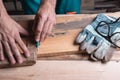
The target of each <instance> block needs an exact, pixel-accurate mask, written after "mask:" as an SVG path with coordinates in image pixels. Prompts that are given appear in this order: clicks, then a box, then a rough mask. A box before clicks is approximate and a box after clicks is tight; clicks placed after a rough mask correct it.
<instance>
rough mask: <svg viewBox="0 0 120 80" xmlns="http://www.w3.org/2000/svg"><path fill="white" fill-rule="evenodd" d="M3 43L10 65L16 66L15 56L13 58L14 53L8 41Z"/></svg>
mask: <svg viewBox="0 0 120 80" xmlns="http://www.w3.org/2000/svg"><path fill="white" fill-rule="evenodd" d="M2 43H3V45H4V49H5V53H6V56H7V57H8V59H9V61H10V63H11V64H15V63H16V61H15V59H14V56H13V54H12V52H11V49H10V45H9V44H8V42H6V41H2Z"/></svg>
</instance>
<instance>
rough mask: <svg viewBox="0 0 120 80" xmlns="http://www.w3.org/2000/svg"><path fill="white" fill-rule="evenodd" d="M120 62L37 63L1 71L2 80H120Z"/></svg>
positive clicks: (0, 77)
mask: <svg viewBox="0 0 120 80" xmlns="http://www.w3.org/2000/svg"><path fill="white" fill-rule="evenodd" d="M119 74H120V62H115V61H111V62H109V63H107V64H101V63H99V62H95V63H94V62H89V61H37V63H36V65H34V66H30V67H21V68H12V69H1V70H0V79H1V80H119V79H120V76H119Z"/></svg>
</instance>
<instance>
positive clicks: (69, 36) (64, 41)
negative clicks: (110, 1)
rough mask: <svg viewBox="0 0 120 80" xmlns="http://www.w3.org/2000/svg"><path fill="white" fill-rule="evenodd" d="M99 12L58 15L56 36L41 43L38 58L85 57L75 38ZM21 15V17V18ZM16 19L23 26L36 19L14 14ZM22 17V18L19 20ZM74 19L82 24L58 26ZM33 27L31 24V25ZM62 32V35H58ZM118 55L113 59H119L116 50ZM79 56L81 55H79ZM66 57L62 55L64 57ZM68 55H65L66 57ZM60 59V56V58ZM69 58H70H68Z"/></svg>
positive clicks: (112, 14)
mask: <svg viewBox="0 0 120 80" xmlns="http://www.w3.org/2000/svg"><path fill="white" fill-rule="evenodd" d="M96 15H97V14H81V15H68V16H64V15H62V16H61V15H58V16H57V26H56V27H55V28H54V30H53V33H52V34H53V35H54V37H51V36H50V37H48V38H47V39H46V40H45V42H43V43H42V44H41V46H40V47H39V49H38V54H37V55H38V58H40V59H41V58H44V59H49V58H51V57H52V59H54V57H59V56H63V55H68V54H69V55H70V54H71V55H74V54H75V55H77V58H76V57H74V56H73V57H72V58H71V59H83V58H82V57H81V56H80V53H84V52H83V51H79V45H75V44H74V42H75V39H76V36H77V35H78V34H79V32H80V31H81V30H82V29H83V28H84V27H85V26H86V25H88V24H89V23H91V22H92V20H93V19H94V18H95V17H96ZM107 15H110V16H114V17H116V18H118V17H119V15H120V12H117V13H108V14H107ZM20 17H21V18H20ZM14 19H16V20H17V21H18V22H19V23H20V24H21V25H22V26H29V23H31V21H32V20H33V19H34V16H16V17H15V16H14ZM19 19H21V20H22V21H21V20H19ZM72 21H79V22H80V25H73V26H70V27H69V28H68V27H67V28H65V27H64V26H63V27H62V28H61V27H58V24H60V23H63V24H66V23H67V22H72ZM29 27H31V26H29ZM56 34H60V35H56ZM115 54H116V55H114V57H113V60H119V56H120V55H119V51H116V52H115ZM78 56H79V57H78ZM63 58H64V57H62V59H63ZM66 58H67V57H65V59H66ZM58 59H60V58H58ZM68 59H69V58H68Z"/></svg>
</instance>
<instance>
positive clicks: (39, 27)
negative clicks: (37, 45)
mask: <svg viewBox="0 0 120 80" xmlns="http://www.w3.org/2000/svg"><path fill="white" fill-rule="evenodd" d="M44 21H45V20H44V19H42V18H40V19H39V20H38V24H37V27H36V30H35V41H37V42H39V41H40V36H41V32H42V29H43V25H44Z"/></svg>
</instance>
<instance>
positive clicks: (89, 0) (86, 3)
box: [81, 0, 95, 10]
mask: <svg viewBox="0 0 120 80" xmlns="http://www.w3.org/2000/svg"><path fill="white" fill-rule="evenodd" d="M94 5H95V4H94V0H81V9H82V10H84V9H94Z"/></svg>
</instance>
